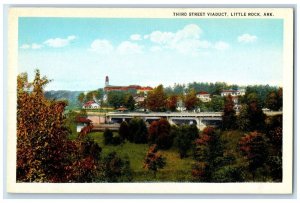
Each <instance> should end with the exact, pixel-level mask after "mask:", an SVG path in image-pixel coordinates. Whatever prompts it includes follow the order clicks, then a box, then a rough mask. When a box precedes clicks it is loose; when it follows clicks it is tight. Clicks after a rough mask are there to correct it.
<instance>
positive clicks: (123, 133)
mask: <svg viewBox="0 0 300 203" xmlns="http://www.w3.org/2000/svg"><path fill="white" fill-rule="evenodd" d="M119 135H120V139H121V140H122V141H124V140H128V139H129V126H128V123H127V122H126V121H123V122H122V123H121V125H120V128H119Z"/></svg>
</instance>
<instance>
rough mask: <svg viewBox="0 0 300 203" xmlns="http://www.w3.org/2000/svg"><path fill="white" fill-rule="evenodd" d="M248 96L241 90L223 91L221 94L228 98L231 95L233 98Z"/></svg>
mask: <svg viewBox="0 0 300 203" xmlns="http://www.w3.org/2000/svg"><path fill="white" fill-rule="evenodd" d="M245 94H246V90H245V89H239V90H223V91H222V92H221V96H222V97H227V96H229V95H231V96H244V95H245Z"/></svg>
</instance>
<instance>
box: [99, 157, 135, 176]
mask: <svg viewBox="0 0 300 203" xmlns="http://www.w3.org/2000/svg"><path fill="white" fill-rule="evenodd" d="M101 172H102V175H101V176H100V180H101V181H104V182H131V180H132V171H131V169H130V163H129V160H128V158H125V159H121V158H120V157H119V156H118V155H117V153H116V152H111V153H109V154H108V155H107V156H106V157H104V160H103V162H102V165H101Z"/></svg>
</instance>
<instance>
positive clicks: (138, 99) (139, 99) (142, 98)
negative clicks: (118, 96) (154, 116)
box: [133, 96, 145, 103]
mask: <svg viewBox="0 0 300 203" xmlns="http://www.w3.org/2000/svg"><path fill="white" fill-rule="evenodd" d="M133 99H134V101H135V102H136V103H142V102H144V101H145V97H144V96H135V97H133Z"/></svg>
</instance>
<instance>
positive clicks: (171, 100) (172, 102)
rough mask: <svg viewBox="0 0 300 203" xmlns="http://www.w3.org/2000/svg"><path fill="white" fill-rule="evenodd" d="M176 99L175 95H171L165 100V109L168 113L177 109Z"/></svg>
mask: <svg viewBox="0 0 300 203" xmlns="http://www.w3.org/2000/svg"><path fill="white" fill-rule="evenodd" d="M177 97H178V96H176V95H171V96H169V97H168V99H167V109H168V110H170V111H176V107H177Z"/></svg>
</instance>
